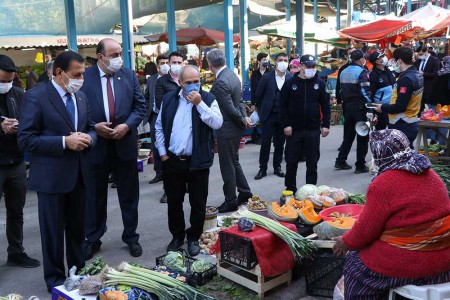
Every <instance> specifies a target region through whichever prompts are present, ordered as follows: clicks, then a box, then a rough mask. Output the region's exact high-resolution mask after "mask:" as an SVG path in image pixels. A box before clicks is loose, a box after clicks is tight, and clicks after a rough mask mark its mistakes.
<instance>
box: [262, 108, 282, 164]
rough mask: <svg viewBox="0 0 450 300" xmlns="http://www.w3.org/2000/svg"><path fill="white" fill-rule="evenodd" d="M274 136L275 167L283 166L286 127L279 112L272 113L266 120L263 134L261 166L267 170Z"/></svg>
mask: <svg viewBox="0 0 450 300" xmlns="http://www.w3.org/2000/svg"><path fill="white" fill-rule="evenodd" d="M272 138H273V146H274V148H275V149H274V153H273V168H274V169H278V168H280V167H281V161H282V160H283V149H284V142H285V140H286V137H285V135H284V128H283V126H282V125H281V123H280V121H279V115H278V113H271V114H270V116H269V118H268V119H267V120H266V122H264V124H263V128H262V134H261V150H260V152H259V168H260V169H263V170H267V164H268V162H269V156H270V146H271V144H272Z"/></svg>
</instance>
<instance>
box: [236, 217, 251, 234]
mask: <svg viewBox="0 0 450 300" xmlns="http://www.w3.org/2000/svg"><path fill="white" fill-rule="evenodd" d="M253 227H255V223H254V222H253V221H252V220H250V219H249V218H240V219H239V222H238V228H239V230H241V231H244V232H250V231H252V230H253Z"/></svg>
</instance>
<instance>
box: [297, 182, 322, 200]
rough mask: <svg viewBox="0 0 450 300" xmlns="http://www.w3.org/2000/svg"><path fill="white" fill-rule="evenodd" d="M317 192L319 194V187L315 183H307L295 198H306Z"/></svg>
mask: <svg viewBox="0 0 450 300" xmlns="http://www.w3.org/2000/svg"><path fill="white" fill-rule="evenodd" d="M315 194H317V187H316V186H315V185H314V184H305V185H304V186H302V187H301V188H299V189H298V190H297V192H296V193H295V198H296V199H298V200H304V199H308V197H309V196H313V195H315Z"/></svg>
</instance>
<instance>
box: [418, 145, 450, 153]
mask: <svg viewBox="0 0 450 300" xmlns="http://www.w3.org/2000/svg"><path fill="white" fill-rule="evenodd" d="M445 148H446V146H445V145H439V144H434V145H429V146H428V152H440V151H442V150H444V149H445ZM424 150H425V148H424V146H420V147H419V151H424Z"/></svg>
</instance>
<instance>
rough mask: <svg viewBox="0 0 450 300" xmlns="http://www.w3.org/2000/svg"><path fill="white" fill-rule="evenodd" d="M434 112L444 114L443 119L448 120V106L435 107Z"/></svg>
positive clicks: (439, 105) (449, 110)
mask: <svg viewBox="0 0 450 300" xmlns="http://www.w3.org/2000/svg"><path fill="white" fill-rule="evenodd" d="M436 111H437V112H438V113H439V112H441V111H442V112H443V113H444V118H450V106H448V105H444V106H441V104H438V105H436Z"/></svg>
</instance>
